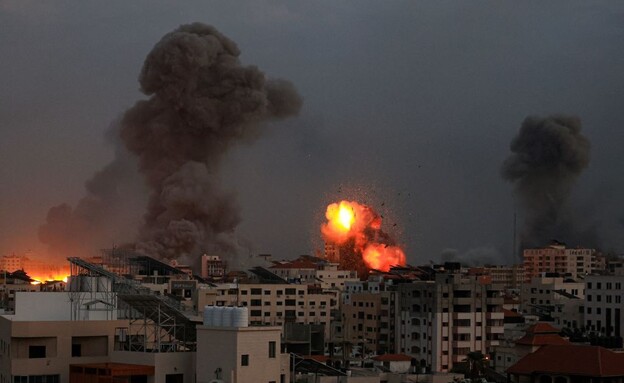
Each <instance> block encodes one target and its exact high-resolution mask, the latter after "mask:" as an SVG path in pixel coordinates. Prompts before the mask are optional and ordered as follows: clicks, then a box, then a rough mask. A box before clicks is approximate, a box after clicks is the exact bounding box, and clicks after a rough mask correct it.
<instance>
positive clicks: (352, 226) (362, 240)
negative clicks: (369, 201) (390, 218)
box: [321, 201, 405, 271]
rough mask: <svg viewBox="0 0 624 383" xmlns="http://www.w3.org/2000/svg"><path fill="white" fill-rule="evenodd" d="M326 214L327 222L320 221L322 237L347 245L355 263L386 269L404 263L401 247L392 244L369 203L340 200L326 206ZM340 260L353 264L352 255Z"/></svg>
mask: <svg viewBox="0 0 624 383" xmlns="http://www.w3.org/2000/svg"><path fill="white" fill-rule="evenodd" d="M325 217H326V218H327V222H326V223H323V224H322V225H321V234H322V235H323V239H324V240H325V242H326V243H329V244H332V245H336V246H339V247H343V248H344V247H348V253H352V256H355V257H356V260H357V261H356V262H355V265H356V266H357V264H360V265H362V267H363V266H364V265H365V266H366V268H369V269H377V270H382V271H388V270H390V267H391V266H393V265H404V264H405V254H404V252H403V250H402V249H401V248H400V247H398V246H394V243H393V241H392V240H391V239H390V237H389V236H388V235H387V234H386V233H384V232H383V231H382V230H381V216H380V215H379V214H377V213H376V212H375V211H374V210H373V209H372V208H370V207H369V206H366V205H362V204H360V203H357V202H355V201H340V202H339V203H332V204H330V205H329V206H327V211H326V212H325ZM345 256H348V255H345ZM342 261H343V262H341V264H342V265H343V266H345V267H346V266H351V267H353V266H354V261H353V259H351V260H346V259H344V260H342Z"/></svg>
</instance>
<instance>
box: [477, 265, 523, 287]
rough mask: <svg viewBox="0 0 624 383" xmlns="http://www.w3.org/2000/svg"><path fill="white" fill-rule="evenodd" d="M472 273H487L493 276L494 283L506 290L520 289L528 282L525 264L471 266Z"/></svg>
mask: <svg viewBox="0 0 624 383" xmlns="http://www.w3.org/2000/svg"><path fill="white" fill-rule="evenodd" d="M468 274H471V275H487V276H490V277H491V278H492V284H495V285H500V286H502V287H503V289H505V290H512V289H514V290H515V289H520V288H521V287H522V284H523V283H525V282H526V275H525V272H524V265H513V266H503V265H488V266H481V267H471V268H470V269H468Z"/></svg>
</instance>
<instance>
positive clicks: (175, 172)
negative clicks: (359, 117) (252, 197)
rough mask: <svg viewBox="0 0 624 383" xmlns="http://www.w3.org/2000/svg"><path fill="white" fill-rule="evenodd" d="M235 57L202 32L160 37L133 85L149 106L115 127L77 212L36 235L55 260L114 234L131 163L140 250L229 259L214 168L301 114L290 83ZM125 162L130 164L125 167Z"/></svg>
mask: <svg viewBox="0 0 624 383" xmlns="http://www.w3.org/2000/svg"><path fill="white" fill-rule="evenodd" d="M239 54H240V51H239V50H238V47H237V46H236V44H235V43H234V42H233V41H231V40H230V39H228V38H227V37H225V36H223V35H222V34H221V33H219V32H218V31H217V30H216V29H215V28H213V27H211V26H207V25H204V24H200V23H194V24H189V25H183V26H180V27H179V28H178V29H176V30H174V31H173V32H171V33H169V34H167V35H165V36H164V37H163V38H162V39H161V41H160V42H158V43H157V44H156V45H155V46H154V48H153V49H152V51H151V52H150V53H149V54H148V56H147V58H146V60H145V63H144V65H143V68H142V71H141V74H140V77H139V82H140V85H141V90H142V91H143V93H145V94H146V95H148V96H149V98H148V99H147V100H141V101H138V102H137V103H136V104H135V105H134V106H133V107H132V108H130V109H129V110H127V111H126V113H125V114H124V116H123V117H122V119H121V122H120V129H119V130H117V132H118V134H117V137H116V138H117V139H118V140H119V139H120V144H121V145H119V148H118V149H119V150H118V151H117V156H116V159H115V160H114V161H113V162H112V163H111V164H109V165H108V166H107V167H105V168H104V169H103V170H102V171H100V172H98V173H97V174H96V175H95V176H94V177H93V179H92V180H91V181H89V182H88V183H87V196H86V197H84V198H83V199H82V200H81V201H80V202H79V203H78V205H77V207H76V208H75V209H72V208H71V207H70V206H69V205H66V204H63V205H60V206H56V207H53V208H52V209H50V211H49V212H48V217H47V221H46V223H45V224H44V225H42V227H41V228H40V239H41V240H42V242H44V243H47V244H48V245H49V248H50V250H53V251H54V252H57V253H63V252H65V254H63V255H67V254H71V253H74V252H76V251H77V250H80V251H82V250H89V251H92V248H93V247H94V246H97V244H96V243H95V242H94V241H93V239H94V238H95V237H96V236H98V234H99V233H101V232H102V231H106V230H107V229H111V228H110V226H111V225H117V222H115V221H112V220H110V219H109V218H110V215H109V212H110V210H111V209H114V208H115V206H118V205H119V204H120V200H121V201H123V199H124V196H123V195H120V193H119V182H120V180H122V179H124V177H126V175H127V174H128V172H129V173H131V174H136V173H135V172H134V167H135V165H134V164H133V163H132V161H135V162H136V161H137V160H138V170H139V173H140V175H141V176H142V178H143V181H144V182H145V184H146V185H147V189H148V192H147V193H148V201H147V210H146V212H145V214H144V217H143V221H142V223H141V224H140V227H139V228H138V238H133V239H136V240H137V248H138V249H139V250H141V251H143V252H145V253H147V254H149V255H154V256H160V257H164V258H172V257H187V259H188V257H189V256H198V255H200V254H201V252H204V251H218V252H219V253H220V254H228V253H229V254H233V253H235V251H236V248H237V242H236V239H235V237H234V229H235V228H236V226H237V225H238V224H239V222H240V220H241V218H240V213H239V208H238V206H237V204H236V199H235V197H234V195H233V194H232V193H228V192H226V191H223V190H222V189H221V188H220V186H219V185H220V182H219V174H218V173H219V163H220V160H221V159H222V157H223V155H224V154H225V153H226V152H227V151H228V149H230V148H231V147H232V146H233V145H235V144H238V143H249V142H252V141H253V139H255V138H257V137H258V136H259V135H260V134H261V133H262V131H263V128H264V126H265V125H266V123H268V122H270V121H272V120H276V119H280V118H285V117H288V116H293V115H295V114H297V113H298V111H299V109H300V108H301V105H302V100H301V97H300V96H299V95H298V93H297V91H296V90H295V88H294V87H293V85H292V84H291V83H289V82H287V81H284V80H271V79H267V77H266V76H265V75H264V73H262V72H261V71H260V70H258V68H256V67H255V66H243V65H241V63H240V61H239V59H238V56H239ZM128 152H129V153H128ZM130 154H131V155H132V157H135V158H132V159H131V160H130V161H128V160H127V159H128V156H129V155H130ZM109 231H110V230H109ZM136 231H137V230H136V226H135V230H126V232H130V233H135V232H136ZM112 239H113V240H114V239H115V238H112ZM68 252H69V253H68Z"/></svg>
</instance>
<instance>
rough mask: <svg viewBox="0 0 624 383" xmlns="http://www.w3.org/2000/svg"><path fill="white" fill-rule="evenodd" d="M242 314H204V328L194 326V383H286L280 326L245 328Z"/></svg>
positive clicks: (229, 310)
mask: <svg viewBox="0 0 624 383" xmlns="http://www.w3.org/2000/svg"><path fill="white" fill-rule="evenodd" d="M246 314H247V309H245V308H242V309H234V308H231V307H214V308H211V309H210V310H209V311H208V312H206V313H205V315H204V325H201V326H197V355H199V356H200V358H201V361H200V362H198V363H197V382H198V383H209V382H213V381H219V382H223V383H242V382H250V383H251V382H262V383H271V382H273V383H277V382H286V381H287V379H288V378H289V371H290V369H289V365H290V363H289V361H290V356H289V354H283V353H282V352H281V349H282V348H281V343H280V339H281V331H282V328H281V326H277V327H276V326H248V323H247V321H246ZM219 315H221V318H220V319H218V320H217V319H216V317H218V316H219ZM226 317H230V319H229V320H228V319H226ZM216 345H218V347H215V346H216Z"/></svg>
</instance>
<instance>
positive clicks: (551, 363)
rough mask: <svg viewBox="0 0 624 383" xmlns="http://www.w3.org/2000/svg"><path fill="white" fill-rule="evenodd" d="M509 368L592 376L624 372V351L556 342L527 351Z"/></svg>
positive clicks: (521, 372)
mask: <svg viewBox="0 0 624 383" xmlns="http://www.w3.org/2000/svg"><path fill="white" fill-rule="evenodd" d="M507 372H508V373H510V374H517V375H528V374H533V373H547V374H566V375H582V376H591V377H609V376H624V354H622V353H616V352H613V351H611V350H608V349H606V348H604V347H599V346H584V345H583V346H577V345H572V344H568V345H552V346H544V347H540V348H539V349H538V350H537V351H535V352H533V353H531V354H528V355H526V356H525V357H524V358H522V359H520V360H519V361H518V362H517V363H516V364H514V365H513V366H511V367H509V368H508V369H507Z"/></svg>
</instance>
